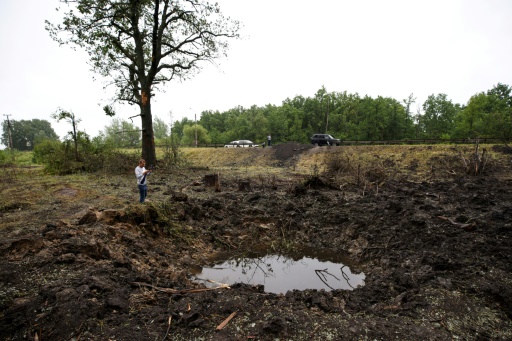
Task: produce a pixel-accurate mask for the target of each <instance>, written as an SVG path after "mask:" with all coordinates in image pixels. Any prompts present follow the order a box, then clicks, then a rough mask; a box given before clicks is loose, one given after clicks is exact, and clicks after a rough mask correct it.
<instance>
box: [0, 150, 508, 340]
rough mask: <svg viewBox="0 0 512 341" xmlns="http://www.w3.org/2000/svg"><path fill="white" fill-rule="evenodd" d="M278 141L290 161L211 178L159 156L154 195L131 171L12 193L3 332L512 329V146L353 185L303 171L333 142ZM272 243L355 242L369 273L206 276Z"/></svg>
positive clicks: (14, 336) (264, 334)
mask: <svg viewBox="0 0 512 341" xmlns="http://www.w3.org/2000/svg"><path fill="white" fill-rule="evenodd" d="M272 148H273V157H274V159H275V160H277V161H279V164H278V167H283V168H286V170H285V171H284V172H283V173H282V174H283V175H282V176H280V173H276V172H273V173H272V176H271V177H270V176H268V177H266V176H265V174H257V175H251V174H250V173H244V174H243V176H241V175H240V174H237V173H236V172H233V173H230V172H219V173H216V174H217V175H218V177H219V184H218V186H213V187H209V186H206V183H205V181H204V179H205V177H206V176H208V175H211V174H212V173H213V172H212V170H211V169H202V168H197V167H195V168H180V169H177V170H176V169H174V170H172V171H164V170H161V171H156V172H154V174H153V175H152V177H151V179H150V182H149V197H148V198H149V199H150V201H149V202H147V203H144V204H139V203H137V202H136V201H137V198H138V195H137V192H136V191H137V190H136V188H135V186H134V184H133V182H134V179H133V176H132V174H131V172H132V171H131V170H130V171H128V173H129V174H128V173H127V174H126V175H123V176H116V177H107V176H102V175H98V176H96V177H95V176H91V177H89V178H87V179H86V180H85V181H84V183H83V184H82V185H78V184H77V182H76V181H77V180H76V179H73V178H66V177H63V179H62V181H59V182H57V183H55V184H53V183H52V184H45V185H44V186H42V188H44V190H45V191H46V193H48V194H47V195H46V196H45V197H44V198H43V199H40V200H39V201H36V202H30V201H27V200H19V201H16V198H12V199H11V200H10V201H9V204H8V205H4V206H3V209H2V211H1V212H0V219H1V220H3V221H4V222H5V225H3V226H5V227H3V228H2V230H0V235H1V238H0V279H1V281H0V306H1V316H0V339H2V340H193V339H195V340H365V339H368V340H370V339H371V340H388V339H401V340H453V339H464V340H505V339H512V321H511V318H512V250H511V249H512V240H511V238H512V178H511V177H510V174H511V170H512V169H511V168H512V164H511V163H510V160H508V163H507V162H503V163H502V164H499V165H496V166H495V167H494V168H493V169H492V171H488V172H484V173H483V174H480V175H478V176H469V175H467V174H462V173H461V172H453V171H451V170H450V171H446V172H444V171H443V176H438V175H436V176H432V177H431V178H429V179H426V180H424V181H413V180H411V177H408V176H403V177H398V176H397V177H393V178H387V179H385V180H383V179H382V178H381V177H379V176H376V175H375V174H377V175H378V174H379V173H378V172H376V171H374V172H373V173H372V174H373V176H374V177H375V179H372V177H371V175H372V174H370V173H368V174H367V179H366V180H367V181H366V182H365V183H364V185H363V184H361V183H359V184H356V183H352V184H340V183H338V182H336V179H337V177H338V178H339V174H338V175H336V174H332V173H321V174H312V175H311V174H309V175H297V174H294V175H293V176H290V174H291V173H292V172H291V167H293V165H294V163H295V162H296V161H297V160H298V159H299V158H300V157H301V155H304V154H305V153H319V152H324V151H328V150H332V149H328V148H327V147H325V148H323V149H322V148H319V147H315V148H312V146H309V145H300V144H283V145H278V146H275V147H272ZM329 148H330V147H329ZM339 148H342V147H339ZM340 150H341V149H340ZM252 152H254V151H252ZM265 152H267V153H268V149H267V150H266V151H265ZM496 152H497V153H499V152H502V153H507V152H508V149H506V148H497V150H496ZM381 158H382V156H381ZM504 160H507V159H506V158H504ZM383 164H385V163H383ZM390 165H391V163H390ZM134 167H135V166H134ZM411 171H414V169H412V170H411ZM439 171H440V172H441V169H439ZM242 178H243V182H244V183H245V185H244V186H241V179H242ZM265 179H266V180H265ZM371 180H373V181H371ZM24 181H28V180H23V179H19V180H17V181H15V182H13V183H12V184H11V186H17V191H18V193H20V195H21V194H22V193H23V192H27V193H29V192H30V191H33V190H34V186H33V185H30V186H29V185H28V184H25V183H24ZM31 181H35V180H34V179H32V180H31ZM41 181H44V180H43V179H42V180H41ZM262 246H263V247H265V246H266V247H271V248H273V250H289V249H293V248H296V247H304V246H306V247H310V248H318V249H329V250H332V251H333V252H338V253H342V254H344V255H346V256H347V257H349V258H350V259H352V260H353V262H354V264H356V265H355V268H353V269H352V270H353V271H357V272H364V274H365V276H366V277H365V281H364V282H365V283H364V285H363V286H360V287H357V288H354V289H353V290H302V291H299V290H290V291H287V292H286V293H282V294H275V293H268V292H266V291H265V288H264V286H261V285H256V286H252V285H248V284H241V283H239V284H232V285H229V286H225V285H219V286H218V287H214V288H211V287H208V288H207V287H205V286H204V285H201V284H200V283H197V282H195V281H193V280H192V279H191V276H190V271H191V268H192V267H197V266H203V265H205V264H207V262H208V259H209V258H210V257H211V256H212V255H214V254H216V253H218V252H231V253H235V254H236V253H239V254H243V253H244V252H247V251H248V250H253V249H255V248H261V247H262Z"/></svg>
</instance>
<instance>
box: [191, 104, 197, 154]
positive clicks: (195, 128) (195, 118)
mask: <svg viewBox="0 0 512 341" xmlns="http://www.w3.org/2000/svg"><path fill="white" fill-rule="evenodd" d="M190 110H192V111H193V112H194V122H195V123H194V143H195V145H196V148H197V115H196V111H195V110H194V109H192V108H190Z"/></svg>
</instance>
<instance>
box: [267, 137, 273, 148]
mask: <svg viewBox="0 0 512 341" xmlns="http://www.w3.org/2000/svg"><path fill="white" fill-rule="evenodd" d="M270 140H272V136H270V134H268V136H267V146H269V147H270Z"/></svg>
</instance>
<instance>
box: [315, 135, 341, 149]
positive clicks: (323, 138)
mask: <svg viewBox="0 0 512 341" xmlns="http://www.w3.org/2000/svg"><path fill="white" fill-rule="evenodd" d="M311 143H312V144H314V145H315V146H339V145H340V144H341V140H340V139H336V138H334V137H332V136H331V135H329V134H315V135H313V136H311Z"/></svg>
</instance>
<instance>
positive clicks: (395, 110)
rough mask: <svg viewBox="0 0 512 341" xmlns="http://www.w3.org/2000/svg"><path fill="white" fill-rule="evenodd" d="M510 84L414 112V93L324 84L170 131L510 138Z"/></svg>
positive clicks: (285, 136) (429, 102)
mask: <svg viewBox="0 0 512 341" xmlns="http://www.w3.org/2000/svg"><path fill="white" fill-rule="evenodd" d="M511 93H512V88H511V87H510V86H508V85H505V84H501V83H498V84H497V85H495V86H494V87H493V88H492V89H490V90H488V91H485V92H480V93H477V94H475V95H474V96H472V97H471V98H470V99H469V101H468V103H467V104H466V105H461V104H458V103H453V102H452V101H451V100H450V99H449V98H448V96H447V95H446V94H437V95H435V94H432V95H430V96H428V98H427V99H426V101H425V102H424V103H422V105H421V109H420V107H418V108H417V110H416V111H414V110H413V105H414V104H415V103H416V99H415V98H414V95H413V94H411V95H410V96H409V97H407V98H406V99H403V100H401V101H400V100H397V99H394V98H390V97H382V96H378V97H376V98H373V97H370V96H368V95H366V96H364V97H362V96H360V95H359V94H357V93H355V94H351V93H348V92H347V91H344V92H327V91H326V89H325V88H324V87H322V88H321V89H319V90H318V91H317V92H316V94H315V95H314V96H313V97H307V98H306V97H303V96H296V97H294V98H293V99H289V98H288V99H286V100H284V101H283V103H282V105H280V106H276V105H270V104H269V105H266V106H263V107H258V106H252V107H250V108H243V107H240V106H239V107H236V108H233V109H230V110H228V111H225V112H219V111H204V112H202V114H201V116H200V119H199V120H198V121H197V126H196V123H195V122H194V121H192V120H190V119H187V118H183V119H182V120H181V121H177V122H175V123H174V124H173V127H172V133H173V134H176V135H177V136H178V138H179V139H181V141H182V142H184V143H185V144H190V141H191V140H193V139H192V137H191V135H192V134H193V132H194V129H195V128H196V127H197V130H198V131H200V134H199V136H198V140H199V142H200V143H227V142H229V141H231V140H237V139H249V140H253V141H255V142H262V141H265V137H266V136H267V135H268V134H271V135H272V139H273V140H274V141H277V142H286V141H295V142H302V143H307V142H309V138H310V137H311V136H312V135H313V134H315V133H328V134H331V135H333V136H335V137H337V138H340V139H341V140H359V141H361V140H401V139H450V138H479V137H480V138H482V137H492V138H501V139H504V140H509V139H510V138H511V137H512V95H511Z"/></svg>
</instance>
